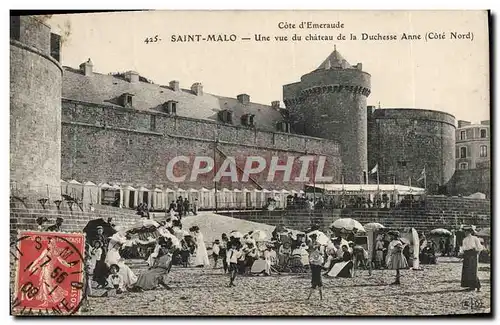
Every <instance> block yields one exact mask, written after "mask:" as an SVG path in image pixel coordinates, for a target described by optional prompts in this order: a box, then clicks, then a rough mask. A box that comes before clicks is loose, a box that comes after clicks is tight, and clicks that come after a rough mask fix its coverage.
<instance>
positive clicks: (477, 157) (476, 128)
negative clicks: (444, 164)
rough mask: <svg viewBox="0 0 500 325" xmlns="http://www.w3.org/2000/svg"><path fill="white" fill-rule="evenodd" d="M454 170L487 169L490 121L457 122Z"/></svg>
mask: <svg viewBox="0 0 500 325" xmlns="http://www.w3.org/2000/svg"><path fill="white" fill-rule="evenodd" d="M455 141H456V152H455V158H456V169H457V170H468V169H478V168H489V167H490V159H491V158H490V157H491V146H490V121H489V120H487V121H481V123H480V124H471V122H469V121H463V120H459V121H458V128H457V130H456V132H455Z"/></svg>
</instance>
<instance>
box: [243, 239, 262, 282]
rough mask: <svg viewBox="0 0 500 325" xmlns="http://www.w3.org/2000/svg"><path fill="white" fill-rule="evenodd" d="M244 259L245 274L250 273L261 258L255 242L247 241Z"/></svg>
mask: <svg viewBox="0 0 500 325" xmlns="http://www.w3.org/2000/svg"><path fill="white" fill-rule="evenodd" d="M243 254H244V255H245V259H244V270H245V271H244V273H245V274H248V273H250V271H251V269H252V265H253V263H254V262H255V261H256V260H257V259H258V258H259V252H258V251H257V247H256V245H255V244H254V241H252V240H250V239H247V242H246V246H245V247H244V248H243Z"/></svg>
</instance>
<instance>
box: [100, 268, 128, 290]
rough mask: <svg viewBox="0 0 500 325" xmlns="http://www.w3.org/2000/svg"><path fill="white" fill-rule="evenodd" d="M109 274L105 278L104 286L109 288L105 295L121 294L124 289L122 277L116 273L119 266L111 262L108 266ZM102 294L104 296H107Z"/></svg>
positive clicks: (118, 270)
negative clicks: (105, 284) (106, 278)
mask: <svg viewBox="0 0 500 325" xmlns="http://www.w3.org/2000/svg"><path fill="white" fill-rule="evenodd" d="M109 272H110V275H109V277H108V280H107V286H106V288H107V289H109V290H108V291H107V295H110V294H114V293H117V294H121V293H123V291H124V289H125V288H124V282H123V277H122V276H121V275H120V274H119V273H118V272H120V267H119V266H118V265H117V264H111V265H110V267H109ZM107 295H104V296H107Z"/></svg>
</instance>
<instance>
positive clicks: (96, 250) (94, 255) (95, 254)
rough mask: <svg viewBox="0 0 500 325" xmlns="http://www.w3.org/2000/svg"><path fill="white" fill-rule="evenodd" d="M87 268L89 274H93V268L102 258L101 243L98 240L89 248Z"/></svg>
mask: <svg viewBox="0 0 500 325" xmlns="http://www.w3.org/2000/svg"><path fill="white" fill-rule="evenodd" d="M89 253H90V254H89V258H90V261H89V267H90V273H91V274H94V270H95V267H96V265H97V262H99V261H100V260H101V257H102V242H101V241H100V240H94V242H93V245H92V247H91V248H90V251H89Z"/></svg>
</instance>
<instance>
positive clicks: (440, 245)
mask: <svg viewBox="0 0 500 325" xmlns="http://www.w3.org/2000/svg"><path fill="white" fill-rule="evenodd" d="M439 252H440V253H441V256H444V253H445V252H444V239H443V238H441V239H440V240H439Z"/></svg>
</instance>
